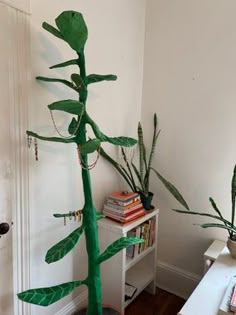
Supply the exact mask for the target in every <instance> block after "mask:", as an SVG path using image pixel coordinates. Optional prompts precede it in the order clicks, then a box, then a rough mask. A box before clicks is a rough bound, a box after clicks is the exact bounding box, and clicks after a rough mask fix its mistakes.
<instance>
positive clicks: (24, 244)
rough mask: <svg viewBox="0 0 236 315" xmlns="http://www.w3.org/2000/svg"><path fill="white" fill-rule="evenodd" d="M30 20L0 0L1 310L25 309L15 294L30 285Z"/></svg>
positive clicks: (6, 314)
mask: <svg viewBox="0 0 236 315" xmlns="http://www.w3.org/2000/svg"><path fill="white" fill-rule="evenodd" d="M8 2H10V0H9V1H8ZM28 20H29V17H28V15H27V14H25V13H23V12H22V11H18V10H17V9H15V8H13V7H11V6H8V5H6V4H3V3H2V2H0V236H1V238H0V314H1V315H18V314H22V315H23V314H24V315H26V314H29V312H28V310H27V309H26V308H25V306H23V305H22V304H21V303H19V302H18V301H17V298H16V293H17V291H19V290H21V289H24V287H26V286H27V285H28V283H26V282H27V280H28V275H29V270H28V263H27V262H28V257H29V255H28V251H27V249H28V242H29V240H28V233H27V231H28V230H27V225H28V213H27V211H28V208H27V155H26V141H25V139H26V137H25V128H26V125H27V119H26V118H27V101H28V97H27V93H28V77H29V76H28V63H29V53H28V47H29V45H30V43H29V36H28V34H29V32H28V29H29V23H28ZM23 208H24V209H23ZM23 220H25V222H23ZM12 223H13V225H12ZM8 227H9V231H7V230H8ZM25 229H26V230H25ZM6 232H7V233H6ZM1 234H4V235H1ZM23 272H24V273H25V274H24V275H22V274H21V273H23ZM24 308H25V309H24ZM27 312H28V313H27Z"/></svg>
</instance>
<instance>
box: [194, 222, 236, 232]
mask: <svg viewBox="0 0 236 315" xmlns="http://www.w3.org/2000/svg"><path fill="white" fill-rule="evenodd" d="M195 225H196V224H195ZM197 225H200V227H202V228H204V229H207V228H221V229H225V230H228V231H229V232H233V233H236V228H234V227H230V226H226V225H223V224H217V223H204V224H197Z"/></svg>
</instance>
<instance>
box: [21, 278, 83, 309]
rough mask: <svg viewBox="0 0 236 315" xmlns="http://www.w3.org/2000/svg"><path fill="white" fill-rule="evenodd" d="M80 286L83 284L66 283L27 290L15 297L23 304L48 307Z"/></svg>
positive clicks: (76, 282) (79, 282)
mask: <svg viewBox="0 0 236 315" xmlns="http://www.w3.org/2000/svg"><path fill="white" fill-rule="evenodd" d="M81 284H84V281H73V282H67V283H63V284H60V285H56V286H54V287H49V288H39V289H31V290H27V291H24V292H21V293H18V294H17V296H18V298H19V299H20V300H22V301H24V302H28V303H31V304H36V305H41V306H48V305H51V304H53V303H55V302H57V301H59V300H60V299H62V298H63V297H65V296H66V295H68V294H69V293H71V292H72V291H73V290H74V289H75V288H77V287H78V286H80V285H81Z"/></svg>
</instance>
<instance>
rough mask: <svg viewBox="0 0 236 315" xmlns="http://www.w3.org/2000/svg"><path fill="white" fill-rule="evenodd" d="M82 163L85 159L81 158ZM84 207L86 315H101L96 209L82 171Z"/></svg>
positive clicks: (85, 170) (84, 172)
mask: <svg viewBox="0 0 236 315" xmlns="http://www.w3.org/2000/svg"><path fill="white" fill-rule="evenodd" d="M83 160H84V162H85V161H86V157H85V156H84V157H83ZM82 179H83V188H84V196H85V205H84V209H83V223H84V226H85V239H86V249H87V254H88V278H87V282H88V301H89V303H88V309H87V315H95V314H96V315H102V303H101V300H102V298H101V290H100V288H101V277H100V264H97V263H96V261H97V258H98V256H99V242H98V233H97V220H96V209H95V207H94V205H93V200H92V191H91V183H90V173H89V170H87V169H82Z"/></svg>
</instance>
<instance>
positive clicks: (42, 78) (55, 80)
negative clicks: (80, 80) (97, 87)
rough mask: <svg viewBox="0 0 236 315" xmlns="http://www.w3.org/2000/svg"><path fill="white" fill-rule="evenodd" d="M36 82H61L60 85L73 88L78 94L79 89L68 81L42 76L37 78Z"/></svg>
mask: <svg viewBox="0 0 236 315" xmlns="http://www.w3.org/2000/svg"><path fill="white" fill-rule="evenodd" d="M36 80H39V81H45V82H59V83H62V84H64V85H66V86H68V87H69V88H71V89H73V90H75V91H76V92H77V89H76V87H75V86H74V84H73V83H71V82H70V81H67V80H63V79H57V78H47V77H41V76H38V77H36Z"/></svg>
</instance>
